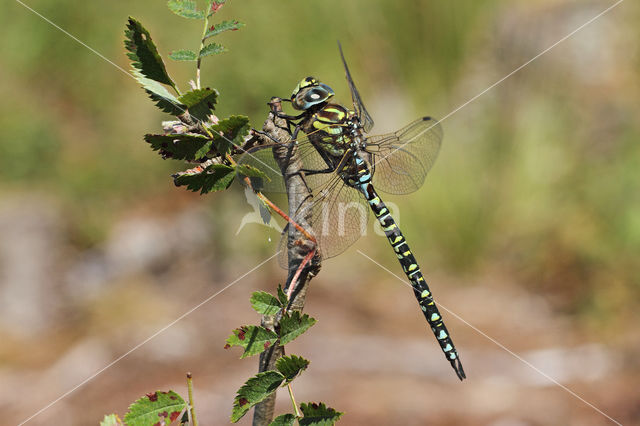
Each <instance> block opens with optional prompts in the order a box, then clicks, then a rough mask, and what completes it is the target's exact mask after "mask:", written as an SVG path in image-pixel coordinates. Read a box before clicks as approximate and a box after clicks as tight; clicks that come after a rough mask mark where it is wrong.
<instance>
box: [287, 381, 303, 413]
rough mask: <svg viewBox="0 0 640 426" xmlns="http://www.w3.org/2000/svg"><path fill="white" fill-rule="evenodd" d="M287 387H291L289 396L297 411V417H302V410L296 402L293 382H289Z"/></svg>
mask: <svg viewBox="0 0 640 426" xmlns="http://www.w3.org/2000/svg"><path fill="white" fill-rule="evenodd" d="M287 389H289V398H291V403H292V404H293V409H294V410H295V411H296V417H302V414H300V411H299V410H298V404H296V398H295V397H294V396H293V389H291V383H287Z"/></svg>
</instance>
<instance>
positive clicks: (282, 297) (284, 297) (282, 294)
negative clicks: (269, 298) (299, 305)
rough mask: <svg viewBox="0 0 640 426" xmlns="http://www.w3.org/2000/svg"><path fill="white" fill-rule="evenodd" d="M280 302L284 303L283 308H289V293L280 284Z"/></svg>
mask: <svg viewBox="0 0 640 426" xmlns="http://www.w3.org/2000/svg"><path fill="white" fill-rule="evenodd" d="M278 300H279V301H280V303H282V306H287V304H288V303H289V298H288V297H287V293H285V292H284V290H283V289H282V285H280V284H278Z"/></svg>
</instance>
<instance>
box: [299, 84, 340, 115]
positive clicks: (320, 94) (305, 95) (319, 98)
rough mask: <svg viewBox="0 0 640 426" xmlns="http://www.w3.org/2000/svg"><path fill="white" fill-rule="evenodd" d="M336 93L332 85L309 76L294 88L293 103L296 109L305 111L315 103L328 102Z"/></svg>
mask: <svg viewBox="0 0 640 426" xmlns="http://www.w3.org/2000/svg"><path fill="white" fill-rule="evenodd" d="M334 94H335V93H334V92H333V89H332V88H331V87H329V86H327V85H326V84H324V83H320V82H319V81H318V80H316V79H315V78H314V77H307V78H304V79H302V81H300V83H298V85H297V86H296V88H295V89H293V93H292V94H291V103H292V104H293V107H294V108H295V109H299V110H302V111H305V110H307V109H309V108H311V107H312V106H314V105H318V104H321V103H323V102H326V101H327V100H329V98H331V97H332V96H333V95H334Z"/></svg>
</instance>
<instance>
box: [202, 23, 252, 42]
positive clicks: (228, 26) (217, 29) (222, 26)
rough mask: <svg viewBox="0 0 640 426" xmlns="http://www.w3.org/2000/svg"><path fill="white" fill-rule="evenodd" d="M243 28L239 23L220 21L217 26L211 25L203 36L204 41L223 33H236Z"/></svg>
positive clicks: (242, 24)
mask: <svg viewBox="0 0 640 426" xmlns="http://www.w3.org/2000/svg"><path fill="white" fill-rule="evenodd" d="M242 27H244V23H242V22H240V21H222V22H220V23H219V24H215V25H212V26H211V27H210V28H209V30H207V32H206V33H205V35H204V39H205V40H206V39H208V38H210V37H213V36H216V35H218V34H220V33H222V32H225V31H237V30H239V29H240V28H242Z"/></svg>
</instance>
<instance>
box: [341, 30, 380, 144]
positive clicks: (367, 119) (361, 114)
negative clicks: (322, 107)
mask: <svg viewBox="0 0 640 426" xmlns="http://www.w3.org/2000/svg"><path fill="white" fill-rule="evenodd" d="M338 49H340V58H342V65H344V70H345V72H346V76H347V83H349V89H350V90H351V99H352V100H353V108H354V109H355V111H356V114H357V116H358V119H359V120H360V124H361V125H362V128H363V129H364V131H365V133H369V132H370V131H371V129H373V124H374V123H373V119H372V118H371V116H370V115H369V112H368V111H367V109H366V108H365V107H364V103H362V99H361V98H360V93H359V92H358V89H357V88H356V84H355V83H354V82H353V78H351V73H350V72H349V67H348V66H347V61H346V60H345V59H344V54H343V53H342V46H341V45H340V42H338Z"/></svg>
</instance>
